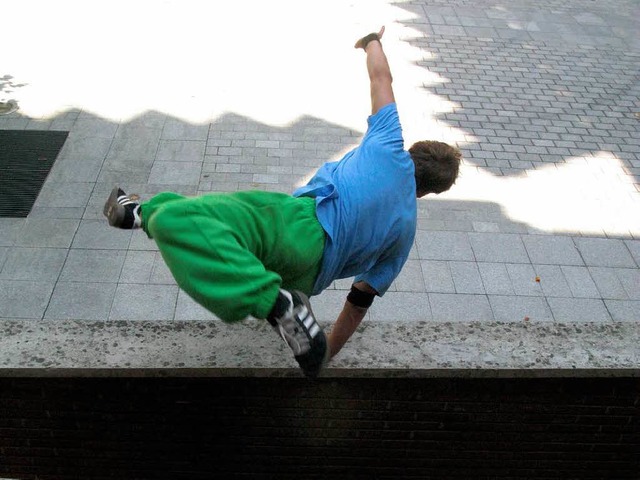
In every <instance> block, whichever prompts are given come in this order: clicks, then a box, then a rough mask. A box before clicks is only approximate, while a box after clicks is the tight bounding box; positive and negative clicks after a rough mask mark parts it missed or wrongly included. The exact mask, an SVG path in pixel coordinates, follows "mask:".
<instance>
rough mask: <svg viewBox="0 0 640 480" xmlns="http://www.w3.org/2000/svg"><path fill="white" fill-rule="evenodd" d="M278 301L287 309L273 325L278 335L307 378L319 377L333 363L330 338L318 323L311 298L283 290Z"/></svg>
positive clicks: (274, 319)
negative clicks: (329, 363)
mask: <svg viewBox="0 0 640 480" xmlns="http://www.w3.org/2000/svg"><path fill="white" fill-rule="evenodd" d="M279 295H280V297H279V299H278V301H279V302H282V304H283V305H284V304H286V308H285V309H283V310H282V312H281V313H280V315H274V316H273V317H272V319H270V321H271V322H272V323H271V324H272V325H273V328H274V330H275V331H276V332H278V333H279V334H280V336H281V337H282V338H283V340H284V341H285V342H286V343H287V344H288V345H289V347H290V348H291V350H293V355H294V357H295V359H296V361H297V362H298V364H300V368H301V369H302V371H303V372H304V374H305V375H306V376H307V377H317V376H318V374H319V373H320V370H322V367H323V366H324V365H325V363H327V361H328V360H329V348H328V345H327V337H326V336H325V334H324V332H323V331H322V327H320V325H319V324H318V322H317V321H316V318H315V317H314V315H313V311H312V310H311V304H310V303H309V298H308V297H307V296H306V295H305V294H304V293H302V292H298V291H296V290H294V291H288V290H280V294H279Z"/></svg>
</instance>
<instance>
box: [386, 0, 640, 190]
mask: <svg viewBox="0 0 640 480" xmlns="http://www.w3.org/2000/svg"><path fill="white" fill-rule="evenodd" d="M396 5H397V6H398V7H399V8H403V9H407V10H409V11H410V12H411V13H412V14H413V15H414V16H415V17H414V18H412V19H411V20H408V21H406V22H403V24H404V25H405V26H406V27H410V28H411V29H413V30H414V31H415V32H417V35H414V36H413V37H411V38H407V39H406V41H407V42H408V43H409V44H411V45H412V46H414V47H416V48H418V49H420V50H423V51H425V53H426V52H428V55H425V57H426V58H425V59H423V60H421V61H418V62H416V64H417V65H418V66H420V67H423V68H425V69H426V70H428V71H430V72H432V73H436V74H438V75H440V76H441V77H442V79H443V80H444V83H438V84H425V85H423V87H424V89H425V90H427V91H428V92H430V93H432V94H434V95H437V96H439V97H441V98H443V99H446V100H449V101H450V102H451V103H452V104H453V105H454V108H453V111H451V112H445V113H438V114H436V118H438V119H439V120H440V121H442V122H444V123H446V124H448V125H449V126H451V127H453V128H456V129H460V130H462V131H463V132H464V133H465V136H466V138H468V139H469V141H468V142H467V143H465V144H463V145H461V148H462V150H463V153H464V156H465V158H466V159H467V160H468V161H469V162H470V163H472V164H473V165H475V166H477V167H478V168H480V169H483V170H485V171H488V172H491V173H492V174H494V175H501V176H514V175H521V174H523V173H526V172H527V171H530V170H534V169H539V168H543V167H545V166H554V165H555V166H557V165H561V164H564V163H566V162H567V161H568V159H570V158H575V157H586V158H591V157H593V156H594V155H597V154H598V153H601V152H609V153H610V154H612V155H613V156H615V157H616V158H618V159H619V160H621V162H623V163H624V167H625V168H624V172H622V175H624V174H626V175H628V176H629V177H630V181H632V182H634V183H638V181H640V173H639V171H638V167H639V162H640V146H639V144H640V142H639V138H640V136H639V134H638V131H639V130H638V110H640V106H639V104H638V97H639V96H640V81H639V79H640V64H639V63H638V61H637V59H638V57H637V54H636V55H629V50H630V49H624V48H617V46H616V45H614V44H613V43H614V42H613V40H615V38H614V37H601V38H600V40H602V41H601V42H596V41H593V42H592V44H590V45H582V44H578V43H576V44H571V43H568V42H563V41H562V38H561V37H554V34H553V33H552V32H550V31H546V30H547V29H546V28H545V27H546V24H545V23H544V22H541V21H538V22H537V23H536V22H534V21H530V22H528V23H527V22H519V23H518V22H516V23H518V25H521V26H520V27H519V28H521V29H520V30H518V29H514V28H509V25H512V26H513V25H514V23H513V19H514V18H516V17H517V13H518V12H512V11H510V10H509V9H508V8H503V9H502V10H500V11H498V10H497V9H496V10H495V12H494V13H495V14H496V15H494V18H491V15H488V14H487V12H486V11H485V10H483V9H482V8H481V7H480V6H478V7H473V8H457V7H434V8H431V7H429V8H428V7H426V6H425V7H424V8H423V7H422V5H416V4H405V3H402V2H399V3H397V4H396ZM497 13H502V14H503V17H504V19H497V18H495V17H496V16H497ZM569 14H571V15H573V16H569ZM579 14H580V15H584V14H583V13H581V12H578V11H575V12H574V11H570V12H569V13H568V14H567V16H566V17H563V18H566V19H569V20H563V21H566V22H569V21H572V22H574V25H568V24H567V25H564V27H565V28H568V27H569V26H574V27H575V28H576V31H577V29H580V28H581V29H582V30H581V32H579V33H581V34H586V33H588V32H589V31H592V30H593V29H594V28H596V26H593V25H587V26H584V25H580V24H578V23H577V22H576V21H575V18H576V17H577V18H578V19H580V17H579ZM523 15H525V16H523V18H528V19H529V20H531V19H533V20H535V19H536V18H542V17H541V16H540V15H542V14H541V13H538V14H537V17H536V16H531V15H533V13H531V12H526V13H525V14H523ZM526 15H529V16H526ZM529 17H530V18H529ZM545 20H553V17H552V16H551V14H549V16H548V18H547V17H545ZM556 21H559V20H557V19H556ZM510 22H511V23H510ZM556 26H557V25H556ZM527 29H529V30H527ZM590 29H591V30H590ZM605 33H607V32H605ZM564 38H567V37H564ZM576 38H587V37H586V36H585V37H576ZM607 39H611V41H610V42H609V43H612V45H607V44H606V43H607V42H606V41H605V40H607ZM596 40H597V38H596ZM598 43H600V44H598Z"/></svg>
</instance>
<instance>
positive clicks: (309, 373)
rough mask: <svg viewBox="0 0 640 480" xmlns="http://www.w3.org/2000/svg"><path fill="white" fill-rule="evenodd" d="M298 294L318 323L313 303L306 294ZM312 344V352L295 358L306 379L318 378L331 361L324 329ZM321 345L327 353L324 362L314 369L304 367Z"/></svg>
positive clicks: (313, 339) (312, 340) (323, 358)
mask: <svg viewBox="0 0 640 480" xmlns="http://www.w3.org/2000/svg"><path fill="white" fill-rule="evenodd" d="M296 293H297V295H298V298H300V299H301V300H302V303H304V305H305V306H306V307H307V309H308V310H309V314H310V315H311V316H312V317H313V318H314V319H315V321H316V323H317V322H318V319H317V318H316V316H315V315H314V313H313V309H312V308H311V303H310V302H309V298H308V297H307V296H306V295H305V294H303V293H302V292H296ZM318 326H320V324H318ZM311 344H312V347H311V350H309V351H308V352H307V353H305V354H304V355H299V356H297V357H294V358H295V359H296V360H297V361H298V363H299V364H300V367H301V368H302V371H303V373H304V374H305V376H306V377H309V378H315V377H317V376H318V374H319V373H320V372H321V371H322V369H323V368H324V366H325V365H326V364H327V362H328V361H329V355H330V352H329V342H327V336H326V334H325V333H324V330H322V328H321V329H320V332H319V333H318V334H317V335H316V336H315V337H314V338H312V339H311ZM321 344H324V348H325V351H324V355H323V357H322V360H321V361H320V364H319V365H317V366H316V367H315V368H313V369H310V368H305V367H308V365H304V366H303V365H302V363H306V361H307V358H308V357H309V356H310V355H311V353H312V352H313V349H314V347H316V346H317V345H321ZM301 362H302V363H301Z"/></svg>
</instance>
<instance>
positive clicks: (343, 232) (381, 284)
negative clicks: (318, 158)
mask: <svg viewBox="0 0 640 480" xmlns="http://www.w3.org/2000/svg"><path fill="white" fill-rule="evenodd" d="M367 122H368V125H369V128H368V130H367V133H366V134H365V136H364V139H363V140H362V143H361V144H360V145H359V146H358V147H357V148H355V149H354V150H352V151H350V152H349V153H347V154H346V155H345V156H344V157H343V158H342V159H341V160H340V161H338V162H329V163H326V164H324V165H323V166H322V167H320V169H319V170H318V172H317V173H316V174H315V175H314V177H313V178H312V179H311V180H310V181H309V183H308V184H307V185H305V186H304V187H301V188H299V189H297V190H296V191H295V192H294V193H293V195H294V196H295V197H301V196H309V197H315V199H316V206H317V207H316V214H317V216H318V220H319V221H320V224H321V225H322V227H323V228H324V230H325V232H326V233H327V238H326V242H325V249H324V255H323V259H322V267H321V269H320V273H319V274H318V278H317V279H316V282H315V285H314V289H313V290H314V291H313V295H317V294H318V293H320V292H321V291H322V290H324V289H325V288H327V287H328V286H329V285H330V284H331V282H333V281H334V280H336V279H339V278H347V277H353V276H355V281H361V280H362V281H365V282H367V283H368V284H369V285H371V286H372V287H373V288H375V289H376V291H377V292H378V294H379V295H380V296H382V295H383V294H384V293H385V292H386V291H387V289H388V288H389V286H390V285H391V283H392V282H393V280H394V279H395V278H396V276H397V275H398V273H400V270H401V269H402V266H403V265H404V263H405V262H406V260H407V257H408V256H409V251H410V250H411V246H412V245H413V240H414V237H415V232H416V217H417V213H416V211H417V200H416V183H415V177H414V165H413V160H412V159H411V156H410V155H409V152H407V151H405V150H404V141H403V139H402V128H401V126H400V119H399V117H398V111H397V109H396V104H395V103H391V104H388V105H386V106H384V107H383V108H381V109H380V110H379V111H378V112H377V113H376V114H375V115H371V116H370V117H369V118H368V120H367Z"/></svg>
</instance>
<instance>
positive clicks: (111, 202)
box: [102, 187, 125, 227]
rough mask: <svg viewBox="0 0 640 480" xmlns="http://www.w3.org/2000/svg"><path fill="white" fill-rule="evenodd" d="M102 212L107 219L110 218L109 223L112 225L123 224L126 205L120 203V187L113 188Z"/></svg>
mask: <svg viewBox="0 0 640 480" xmlns="http://www.w3.org/2000/svg"><path fill="white" fill-rule="evenodd" d="M102 213H103V214H104V216H105V217H107V220H109V225H111V226H112V227H119V226H120V225H122V222H123V221H124V216H125V210H124V206H122V205H120V204H119V203H118V187H114V189H113V190H111V194H110V195H109V198H108V199H107V201H106V202H105V204H104V208H103V209H102Z"/></svg>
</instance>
